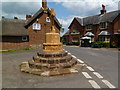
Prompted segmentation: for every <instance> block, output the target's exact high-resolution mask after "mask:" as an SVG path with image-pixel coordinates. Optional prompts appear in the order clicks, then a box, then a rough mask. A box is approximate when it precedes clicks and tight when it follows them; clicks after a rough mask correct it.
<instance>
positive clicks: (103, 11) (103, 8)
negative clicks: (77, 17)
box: [101, 4, 106, 15]
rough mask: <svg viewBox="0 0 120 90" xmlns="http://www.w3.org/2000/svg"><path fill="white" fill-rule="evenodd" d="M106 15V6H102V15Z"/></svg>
mask: <svg viewBox="0 0 120 90" xmlns="http://www.w3.org/2000/svg"><path fill="white" fill-rule="evenodd" d="M105 13H106V9H105V5H103V4H102V10H101V15H102V14H105Z"/></svg>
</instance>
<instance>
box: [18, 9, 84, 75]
mask: <svg viewBox="0 0 120 90" xmlns="http://www.w3.org/2000/svg"><path fill="white" fill-rule="evenodd" d="M55 16H56V14H55V13H54V9H51V11H50V19H51V21H52V26H51V30H50V33H46V42H45V43H43V50H42V51H40V52H38V53H37V56H33V59H32V60H29V61H27V62H23V63H22V64H21V65H20V70H21V71H22V72H26V73H30V74H35V75H41V76H55V75H63V74H70V73H76V72H78V71H79V70H81V68H82V65H81V64H80V63H79V62H78V61H77V60H76V59H75V58H73V57H72V56H71V55H70V54H68V53H67V52H65V51H64V50H63V49H62V44H61V43H60V35H59V33H56V31H55V27H54V17H55Z"/></svg>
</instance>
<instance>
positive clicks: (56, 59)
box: [33, 55, 72, 64]
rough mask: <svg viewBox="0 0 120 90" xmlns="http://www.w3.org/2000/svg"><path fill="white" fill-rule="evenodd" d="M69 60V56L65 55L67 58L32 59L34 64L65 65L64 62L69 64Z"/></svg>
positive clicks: (37, 57) (35, 57)
mask: <svg viewBox="0 0 120 90" xmlns="http://www.w3.org/2000/svg"><path fill="white" fill-rule="evenodd" d="M71 59H72V57H71V56H70V55H67V56H65V57H61V58H41V57H39V56H34V57H33V60H34V61H35V62H36V63H48V64H54V63H55V64H58V63H65V62H69V61H70V60H71Z"/></svg>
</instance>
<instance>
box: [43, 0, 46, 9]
mask: <svg viewBox="0 0 120 90" xmlns="http://www.w3.org/2000/svg"><path fill="white" fill-rule="evenodd" d="M42 8H43V9H47V0H42Z"/></svg>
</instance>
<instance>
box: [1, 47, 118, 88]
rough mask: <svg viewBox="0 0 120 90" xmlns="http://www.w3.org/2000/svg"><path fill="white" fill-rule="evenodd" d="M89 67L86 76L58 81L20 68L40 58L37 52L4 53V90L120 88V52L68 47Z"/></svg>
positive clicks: (74, 75) (70, 76) (75, 56)
mask: <svg viewBox="0 0 120 90" xmlns="http://www.w3.org/2000/svg"><path fill="white" fill-rule="evenodd" d="M64 49H65V50H67V51H68V52H69V53H71V54H72V55H74V56H73V57H74V58H78V59H79V61H84V62H81V63H85V64H87V68H85V69H84V70H83V71H82V72H79V73H77V74H69V75H63V76H54V77H41V76H36V75H31V74H27V73H22V72H20V70H19V64H21V62H23V61H27V60H29V59H31V58H32V57H33V55H36V52H37V51H36V50H29V51H18V52H8V53H3V58H2V71H3V72H2V79H3V81H2V87H3V88H115V87H117V80H118V77H117V75H118V73H117V68H118V66H117V63H118V58H117V57H118V56H117V54H118V52H117V51H116V50H99V49H98V50H97V49H96V50H95V49H88V48H80V47H64Z"/></svg>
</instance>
